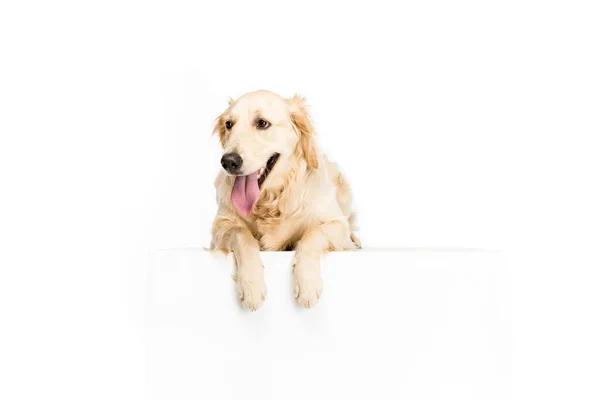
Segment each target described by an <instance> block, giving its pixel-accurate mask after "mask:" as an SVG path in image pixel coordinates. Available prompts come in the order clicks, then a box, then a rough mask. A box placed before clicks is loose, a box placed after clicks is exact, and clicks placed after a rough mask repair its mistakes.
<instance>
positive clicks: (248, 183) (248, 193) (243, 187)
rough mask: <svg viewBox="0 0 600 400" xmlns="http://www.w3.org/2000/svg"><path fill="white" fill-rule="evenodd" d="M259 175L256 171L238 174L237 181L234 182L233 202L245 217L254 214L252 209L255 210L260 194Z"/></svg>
mask: <svg viewBox="0 0 600 400" xmlns="http://www.w3.org/2000/svg"><path fill="white" fill-rule="evenodd" d="M257 175H258V174H257V173H256V172H254V173H253V174H250V175H246V176H238V177H236V178H235V183H234V184H233V190H232V191H231V202H232V203H233V205H234V206H235V208H237V210H238V212H239V213H240V214H241V215H243V216H244V217H247V216H248V215H250V214H252V210H254V206H255V205H256V202H257V201H258V197H259V195H260V191H259V189H258V177H257Z"/></svg>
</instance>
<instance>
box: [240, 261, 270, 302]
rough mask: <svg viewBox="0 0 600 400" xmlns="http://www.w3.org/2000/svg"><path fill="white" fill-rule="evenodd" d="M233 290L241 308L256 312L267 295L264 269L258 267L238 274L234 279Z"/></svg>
mask: <svg viewBox="0 0 600 400" xmlns="http://www.w3.org/2000/svg"><path fill="white" fill-rule="evenodd" d="M235 289H236V293H237V296H238V298H239V299H240V302H241V303H242V306H244V308H246V309H247V310H249V311H256V310H257V309H258V308H259V307H260V306H261V305H262V303H263V302H264V300H265V297H266V295H267V286H266V284H265V274H264V268H262V266H259V267H258V268H253V269H251V270H244V271H243V272H242V273H239V272H238V275H237V276H236V278H235Z"/></svg>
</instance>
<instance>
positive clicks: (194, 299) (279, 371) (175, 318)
mask: <svg viewBox="0 0 600 400" xmlns="http://www.w3.org/2000/svg"><path fill="white" fill-rule="evenodd" d="M261 256H262V259H263V262H264V265H265V279H266V282H267V288H268V295H267V300H266V302H265V303H264V304H263V306H262V307H261V308H260V309H259V310H258V311H257V312H254V313H250V312H248V311H245V310H244V309H242V308H241V306H240V305H239V304H238V300H237V299H236V297H235V294H234V282H233V280H232V279H231V275H232V273H233V261H232V258H231V256H229V257H227V258H225V257H220V258H217V257H215V256H213V255H211V254H210V253H207V252H205V251H203V250H201V249H188V250H166V251H159V252H157V253H155V254H153V255H152V256H151V263H150V278H149V286H148V288H149V300H148V301H149V303H148V314H147V315H148V326H149V328H150V329H148V337H147V340H148V386H149V391H150V398H153V399H169V400H172V399H178V400H184V399H210V400H217V399H244V400H248V399H286V400H288V399H338V398H354V397H356V398H366V399H394V398H403V399H461V400H466V399H478V400H480V399H506V398H508V397H509V396H510V320H509V310H510V299H509V285H508V283H509V281H508V276H507V272H506V268H505V264H504V262H505V256H504V255H503V254H501V253H495V252H483V251H466V250H465V251H458V250H454V251H452V250H362V251H357V252H344V253H331V254H328V255H327V256H325V257H324V258H323V261H322V275H323V280H324V291H323V295H322V296H321V299H320V301H319V303H318V304H317V306H316V307H314V308H313V309H310V310H304V309H302V308H300V307H299V306H297V305H296V302H295V299H294V298H293V291H292V274H291V261H292V257H293V253H291V252H280V253H267V252H266V253H262V254H261Z"/></svg>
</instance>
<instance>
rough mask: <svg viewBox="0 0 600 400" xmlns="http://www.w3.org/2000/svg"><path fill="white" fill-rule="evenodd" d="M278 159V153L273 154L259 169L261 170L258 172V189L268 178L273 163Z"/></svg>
mask: <svg viewBox="0 0 600 400" xmlns="http://www.w3.org/2000/svg"><path fill="white" fill-rule="evenodd" d="M278 159H279V153H275V154H273V155H272V156H271V157H269V159H268V160H267V163H266V164H265V165H264V166H263V167H261V169H259V170H258V187H259V188H260V187H261V186H262V184H263V183H264V181H265V179H267V176H269V174H270V173H271V171H272V170H273V167H274V166H275V163H276V162H277V160H278Z"/></svg>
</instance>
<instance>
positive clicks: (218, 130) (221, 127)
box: [213, 113, 227, 146]
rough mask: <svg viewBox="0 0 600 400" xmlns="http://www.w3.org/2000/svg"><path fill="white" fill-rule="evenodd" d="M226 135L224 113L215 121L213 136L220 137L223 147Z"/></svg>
mask: <svg viewBox="0 0 600 400" xmlns="http://www.w3.org/2000/svg"><path fill="white" fill-rule="evenodd" d="M226 133H227V129H226V128H225V113H223V114H221V115H219V116H218V117H217V119H215V129H214V130H213V135H219V140H220V141H221V146H225V134H226Z"/></svg>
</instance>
